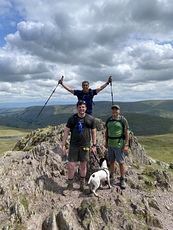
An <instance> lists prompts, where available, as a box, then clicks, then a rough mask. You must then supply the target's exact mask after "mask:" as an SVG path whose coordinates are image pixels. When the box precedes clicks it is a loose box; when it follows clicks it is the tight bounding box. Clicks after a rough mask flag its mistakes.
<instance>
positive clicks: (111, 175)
mask: <svg viewBox="0 0 173 230" xmlns="http://www.w3.org/2000/svg"><path fill="white" fill-rule="evenodd" d="M110 183H111V185H115V174H114V173H111V174H110Z"/></svg>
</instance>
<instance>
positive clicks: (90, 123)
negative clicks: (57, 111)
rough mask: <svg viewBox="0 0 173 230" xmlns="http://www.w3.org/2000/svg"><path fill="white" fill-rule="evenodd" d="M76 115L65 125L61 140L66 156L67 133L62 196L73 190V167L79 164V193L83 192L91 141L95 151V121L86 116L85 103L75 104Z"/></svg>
mask: <svg viewBox="0 0 173 230" xmlns="http://www.w3.org/2000/svg"><path fill="white" fill-rule="evenodd" d="M76 106H77V114H74V115H73V116H71V117H70V118H69V119H68V121H67V124H66V128H65V130H64V136H63V140H62V153H63V155H64V156H66V154H67V153H66V146H65V145H66V140H67V137H68V134H69V132H71V136H70V147H69V153H68V185H67V188H66V189H65V190H64V191H63V195H64V196H66V195H69V194H70V193H71V191H72V190H73V178H74V173H75V166H76V163H77V162H80V191H82V192H85V177H86V173H87V162H88V161H89V156H90V145H91V144H90V142H91V139H92V143H93V144H92V147H91V148H92V149H91V150H92V151H93V152H95V151H96V124H95V119H94V117H92V116H91V115H89V114H86V109H87V107H86V102H85V101H82V100H80V101H78V102H77V105H76Z"/></svg>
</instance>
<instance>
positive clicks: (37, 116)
mask: <svg viewBox="0 0 173 230" xmlns="http://www.w3.org/2000/svg"><path fill="white" fill-rule="evenodd" d="M63 78H64V76H62V77H61V81H63ZM58 85H59V83H58V84H57V85H56V87H55V89H54V90H53V91H52V93H51V95H50V96H49V98H48V99H47V101H46V102H45V104H44V106H43V107H42V109H41V110H40V112H39V114H38V115H37V118H38V117H39V116H40V114H41V112H42V111H43V109H44V107H45V106H46V104H47V103H48V101H49V100H50V98H51V97H52V95H53V94H54V92H55V90H56V88H57V87H58Z"/></svg>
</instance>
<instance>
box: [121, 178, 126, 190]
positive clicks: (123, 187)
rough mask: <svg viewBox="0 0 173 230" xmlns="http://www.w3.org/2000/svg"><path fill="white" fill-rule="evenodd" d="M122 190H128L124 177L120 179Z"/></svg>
mask: <svg viewBox="0 0 173 230" xmlns="http://www.w3.org/2000/svg"><path fill="white" fill-rule="evenodd" d="M120 188H121V189H125V188H126V182H125V178H124V177H123V176H121V177H120Z"/></svg>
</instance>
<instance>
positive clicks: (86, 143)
mask: <svg viewBox="0 0 173 230" xmlns="http://www.w3.org/2000/svg"><path fill="white" fill-rule="evenodd" d="M79 122H80V123H81V125H82V130H81V131H79V129H78V124H79ZM66 126H67V128H69V129H70V131H71V138H70V144H71V145H72V146H74V147H90V140H91V134H90V132H91V129H95V128H96V123H95V119H94V117H92V116H91V115H89V114H86V115H85V117H83V118H81V117H79V116H78V115H77V114H74V115H73V116H71V117H70V118H69V119H68V121H67V124H66Z"/></svg>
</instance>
